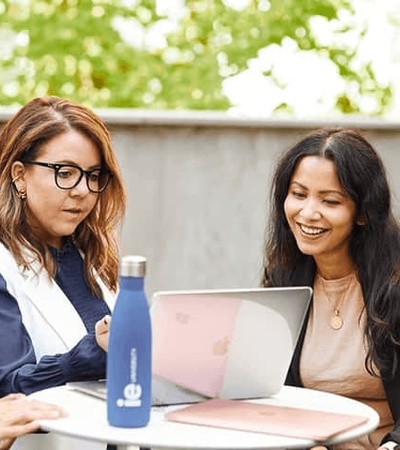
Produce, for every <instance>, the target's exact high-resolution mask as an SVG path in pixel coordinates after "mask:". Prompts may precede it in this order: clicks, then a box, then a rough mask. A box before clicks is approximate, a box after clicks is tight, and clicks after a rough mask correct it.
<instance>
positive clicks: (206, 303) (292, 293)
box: [151, 287, 312, 398]
mask: <svg viewBox="0 0 400 450" xmlns="http://www.w3.org/2000/svg"><path fill="white" fill-rule="evenodd" d="M311 292H312V291H311V289H310V288H308V287H296V288H264V289H247V290H246V289H245V290H206V291H175V292H173V291H169V292H157V293H155V294H154V295H153V299H152V304H151V320H152V333H153V347H152V349H153V376H154V377H155V378H157V379H162V380H166V381H168V382H171V383H173V384H174V385H176V386H181V387H183V388H185V389H189V390H190V391H193V392H196V393H198V394H201V395H204V396H206V397H221V398H256V397H266V396H269V395H273V394H275V393H277V392H278V391H279V390H280V389H281V387H282V386H283V383H284V380H285V377H286V373H287V370H288V367H289V364H290V360H291V357H292V354H293V351H294V347H295V344H296V341H297V338H298V334H299V331H300V328H301V325H302V323H303V320H304V317H305V313H306V310H307V307H308V305H309V301H310V298H311Z"/></svg>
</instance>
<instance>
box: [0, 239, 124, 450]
mask: <svg viewBox="0 0 400 450" xmlns="http://www.w3.org/2000/svg"><path fill="white" fill-rule="evenodd" d="M35 269H36V270H37V273H35V272H34V270H35ZM0 273H1V275H2V276H3V277H4V279H5V281H6V283H7V290H8V292H9V293H10V294H11V295H12V296H13V297H14V298H15V299H16V300H17V302H18V306H19V309H20V311H21V315H22V322H23V324H24V326H25V327H26V330H27V331H28V333H29V335H30V338H31V340H32V344H33V347H34V350H35V355H36V358H37V360H39V359H40V358H41V357H42V356H43V355H54V354H56V353H65V352H67V351H69V350H71V349H72V348H73V347H74V346H75V345H76V344H77V343H78V342H79V341H80V340H81V339H82V338H83V337H84V336H85V335H86V333H87V332H86V329H85V326H84V324H83V322H82V320H81V318H80V317H79V314H78V313H77V311H76V310H75V308H74V307H73V305H72V304H71V302H70V301H69V300H68V298H67V297H66V295H65V294H64V293H63V291H62V290H61V288H60V287H59V286H58V285H57V283H56V282H55V281H54V280H53V279H51V278H50V277H49V276H48V274H47V273H46V271H45V270H38V265H37V263H33V264H32V269H28V270H27V269H25V270H24V269H23V268H21V267H19V266H18V265H17V263H16V261H15V259H14V257H13V255H12V254H11V253H10V252H9V251H8V250H7V249H6V248H5V247H4V245H2V244H0ZM99 284H100V286H101V288H102V291H103V295H104V298H105V301H106V303H107V304H108V306H109V307H110V309H111V310H112V309H113V307H114V303H115V299H116V295H115V293H112V292H110V291H109V290H108V289H107V288H106V287H105V286H104V284H103V283H101V281H100V280H99ZM45 448H49V449H50V448H51V449H52V450H73V449H89V448H90V449H93V450H104V448H105V445H104V444H94V443H92V444H89V443H88V442H87V441H81V440H77V439H72V438H67V437H60V436H57V435H54V434H52V433H49V434H33V435H28V436H25V437H23V438H19V439H17V441H16V442H15V444H14V445H13V450H14V449H15V450H43V449H45Z"/></svg>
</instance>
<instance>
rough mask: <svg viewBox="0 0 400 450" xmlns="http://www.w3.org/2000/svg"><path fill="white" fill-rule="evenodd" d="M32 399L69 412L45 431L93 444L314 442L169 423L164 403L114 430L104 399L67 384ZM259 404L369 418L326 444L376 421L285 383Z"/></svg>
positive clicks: (238, 446) (246, 447)
mask: <svg viewBox="0 0 400 450" xmlns="http://www.w3.org/2000/svg"><path fill="white" fill-rule="evenodd" d="M31 397H33V398H36V399H38V400H42V401H45V402H50V403H55V404H58V405H61V406H63V407H64V409H66V411H67V412H68V416H67V417H65V418H62V419H57V420H43V421H41V422H40V424H41V427H42V429H43V430H45V431H49V432H53V433H58V434H62V435H67V436H73V437H78V438H83V439H88V440H92V441H96V442H104V443H109V444H116V445H117V446H118V449H119V450H121V449H125V448H126V447H127V446H130V445H137V446H139V447H145V448H154V447H157V448H169V449H182V450H183V449H196V450H211V449H213V450H232V449H235V450H252V449H278V448H307V447H312V446H314V445H317V443H316V442H315V441H313V440H309V439H297V438H290V437H285V436H277V435H269V434H264V433H252V432H244V431H235V430H228V429H222V428H213V427H208V426H207V427H206V426H196V425H188V424H180V423H177V422H171V421H167V420H166V419H165V418H164V412H165V411H166V408H165V407H164V408H163V407H154V408H153V409H152V412H151V418H150V422H149V424H148V425H147V426H146V427H143V428H116V427H112V426H110V425H108V423H107V417H106V403H105V402H104V401H103V400H99V399H96V398H94V397H91V396H89V395H86V394H82V393H79V392H76V391H73V390H71V389H70V388H67V387H66V386H62V387H57V388H51V389H46V390H43V391H39V392H36V393H34V394H32V395H31ZM258 401H260V400H258ZM261 402H263V403H266V404H276V405H283V406H292V407H301V408H309V409H319V410H324V411H333V412H341V413H346V414H355V415H362V416H366V417H368V421H367V422H366V423H364V424H363V425H361V426H358V427H356V428H353V429H352V430H350V431H347V432H344V433H341V434H339V435H336V436H335V438H334V439H332V440H331V441H329V442H326V444H335V443H340V442H346V441H350V440H353V439H355V438H357V437H360V436H363V435H365V434H368V433H370V432H371V431H373V430H374V429H375V428H376V427H377V426H378V424H379V417H378V414H377V413H376V411H375V410H373V409H372V408H370V407H368V406H366V405H364V404H363V403H360V402H357V401H355V400H351V399H348V398H345V397H342V396H338V395H334V394H328V393H324V392H320V391H314V390H310V389H304V388H295V387H288V386H285V387H284V388H283V389H282V390H281V392H280V393H279V394H278V395H276V396H273V397H271V398H266V399H263V400H262V401H261ZM171 408H176V407H172V406H171V407H168V408H167V410H171ZM319 444H320V443H319Z"/></svg>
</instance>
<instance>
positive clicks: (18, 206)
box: [0, 97, 126, 298]
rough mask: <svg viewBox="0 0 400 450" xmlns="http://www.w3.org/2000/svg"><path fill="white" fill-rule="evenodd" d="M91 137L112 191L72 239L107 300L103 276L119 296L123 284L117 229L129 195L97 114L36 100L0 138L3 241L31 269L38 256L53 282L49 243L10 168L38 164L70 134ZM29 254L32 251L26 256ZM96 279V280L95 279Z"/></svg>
mask: <svg viewBox="0 0 400 450" xmlns="http://www.w3.org/2000/svg"><path fill="white" fill-rule="evenodd" d="M71 129H73V130H76V131H78V132H80V133H82V134H83V135H84V136H85V137H86V138H88V139H89V140H90V141H91V142H92V143H93V144H94V145H95V146H96V148H97V149H98V151H99V153H100V155H101V162H102V168H103V169H108V170H109V171H110V172H111V173H112V177H111V180H110V182H109V185H108V186H107V188H106V189H105V190H104V191H103V192H101V193H100V194H98V199H97V202H96V205H95V206H94V208H93V210H92V211H91V212H90V214H89V215H88V216H87V217H86V218H85V219H84V220H83V221H82V222H81V223H80V224H79V225H78V227H77V229H76V230H75V232H74V235H73V236H72V238H73V241H74V243H75V244H76V246H77V247H78V248H79V249H80V250H81V251H82V252H83V253H84V255H85V262H84V264H85V276H86V279H87V282H88V284H89V287H90V289H91V291H92V292H93V293H94V294H95V295H96V296H98V297H99V298H101V297H102V294H101V290H100V287H99V285H98V283H97V282H96V276H99V277H100V279H101V280H102V281H103V282H104V284H105V285H106V286H107V287H108V288H109V289H111V290H112V291H115V290H116V289H117V285H118V262H119V252H118V241H117V232H116V229H117V226H118V225H119V223H120V222H121V221H122V219H123V217H124V214H125V208H126V193H125V188H124V184H123V181H122V176H121V173H120V169H119V167H118V162H117V158H116V155H115V153H114V150H113V147H112V144H111V136H110V133H109V131H108V129H107V127H106V125H105V124H104V122H103V121H102V120H101V119H100V117H98V116H97V115H96V114H95V113H94V112H93V111H92V110H90V109H89V108H86V107H84V106H82V105H79V104H76V103H74V102H72V101H70V100H66V99H62V98H58V97H41V98H35V99H33V100H31V101H30V102H29V103H27V104H26V105H25V106H23V107H22V108H21V109H20V110H19V111H18V112H17V113H16V114H15V115H14V116H13V117H12V118H11V119H10V120H9V121H8V122H7V123H6V125H5V126H4V127H3V129H2V130H1V133H0V241H1V242H2V243H3V244H4V245H5V246H6V247H7V248H8V249H9V251H10V252H11V253H12V254H13V255H14V257H15V259H16V261H17V263H18V264H20V265H22V266H24V267H28V266H29V265H30V263H31V258H30V259H29V257H28V254H33V255H34V256H35V258H36V259H37V260H38V262H39V264H40V267H42V268H44V269H46V270H47V271H48V273H49V274H50V276H51V277H54V276H55V273H56V261H55V260H54V257H53V256H52V254H51V252H50V251H49V248H48V246H47V245H46V243H45V242H43V241H41V240H40V239H39V237H38V236H37V235H36V234H35V231H34V230H32V229H31V227H30V226H29V224H28V222H27V215H26V210H25V208H26V204H25V202H23V201H21V200H20V199H19V198H18V197H17V191H16V189H15V187H14V185H13V183H12V179H11V168H12V165H13V163H14V162H15V161H24V160H33V159H34V158H35V156H36V155H37V154H38V153H39V151H40V148H41V147H42V145H43V144H45V143H46V142H48V141H49V140H50V139H53V138H54V137H56V136H59V135H61V134H63V133H65V132H67V131H69V130H71ZM26 250H28V252H27V251H26ZM96 274H97V275H96Z"/></svg>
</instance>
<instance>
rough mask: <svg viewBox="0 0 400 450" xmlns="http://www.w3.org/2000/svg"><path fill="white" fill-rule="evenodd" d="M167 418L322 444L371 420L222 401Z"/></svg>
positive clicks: (167, 415) (297, 409)
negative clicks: (310, 440)
mask: <svg viewBox="0 0 400 450" xmlns="http://www.w3.org/2000/svg"><path fill="white" fill-rule="evenodd" d="M165 417H166V419H168V420H171V421H175V422H183V423H189V424H195V425H207V426H211V427H217V428H229V429H235V430H242V431H252V432H257V433H267V434H277V435H281V436H289V437H297V438H305V439H312V440H315V441H320V442H324V441H327V440H328V439H330V438H332V437H334V436H335V435H337V434H338V433H342V432H344V431H347V430H350V429H352V428H354V427H356V426H359V425H361V424H363V423H365V422H367V421H368V418H367V417H362V416H356V415H350V414H341V413H334V412H327V411H317V410H310V409H303V408H292V407H286V406H279V405H266V404H260V403H251V402H245V401H238V400H221V399H212V400H207V401H205V402H202V403H198V404H195V405H191V406H187V407H185V408H182V409H178V410H175V411H171V412H169V413H166V414H165Z"/></svg>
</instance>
